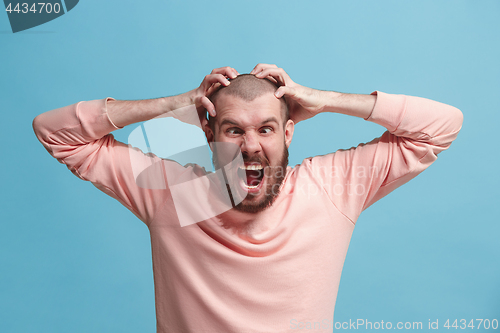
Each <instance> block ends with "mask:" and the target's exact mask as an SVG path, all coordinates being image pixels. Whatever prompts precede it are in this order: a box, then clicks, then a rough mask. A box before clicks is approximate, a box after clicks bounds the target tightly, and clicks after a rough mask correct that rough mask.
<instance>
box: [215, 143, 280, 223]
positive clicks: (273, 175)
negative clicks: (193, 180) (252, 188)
mask: <svg viewBox="0 0 500 333" xmlns="http://www.w3.org/2000/svg"><path fill="white" fill-rule="evenodd" d="M283 146H284V149H283V153H282V154H281V158H280V160H279V162H278V164H277V165H275V166H271V165H270V163H269V160H268V159H267V158H266V157H263V156H248V155H246V154H245V153H243V161H244V162H245V163H252V162H257V163H260V164H261V165H263V166H264V168H263V169H262V171H261V172H263V173H264V175H263V178H262V180H261V181H262V182H265V184H263V186H262V188H261V189H260V191H259V192H258V193H257V194H253V193H247V195H246V197H245V198H243V200H242V201H241V202H239V203H238V204H235V202H236V201H239V200H236V198H237V196H235V195H233V192H232V191H231V186H230V185H229V182H230V180H228V179H232V180H233V182H234V183H238V181H240V179H241V178H239V177H237V176H234V175H233V177H226V176H225V178H226V181H225V184H224V185H226V188H227V191H228V194H229V198H230V199H231V204H232V206H233V208H234V209H235V210H237V211H240V212H243V213H252V214H255V213H259V212H261V211H263V210H264V209H266V208H268V207H270V206H271V205H272V204H273V202H274V201H275V200H276V198H277V197H278V195H279V193H280V190H281V185H282V184H283V181H284V179H285V176H286V168H287V166H288V155H289V153H288V148H287V147H286V145H285V144H284V145H283ZM217 160H218V159H217V154H216V151H214V154H213V156H212V162H213V164H214V166H215V167H216V168H217V169H220V166H219V165H218V163H217ZM222 170H224V169H222ZM232 185H233V186H239V184H232ZM262 191H264V196H263V197H262V198H261V199H256V197H257V196H258V195H260V193H261V192H262Z"/></svg>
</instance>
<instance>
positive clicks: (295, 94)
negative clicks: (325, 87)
mask: <svg viewBox="0 0 500 333" xmlns="http://www.w3.org/2000/svg"><path fill="white" fill-rule="evenodd" d="M250 74H254V75H255V76H256V77H258V78H260V79H264V78H267V79H269V80H271V81H273V82H275V83H277V84H278V85H280V87H279V88H278V89H277V90H276V92H275V96H276V97H277V98H281V97H282V96H286V97H287V103H288V109H289V111H290V118H291V119H292V120H293V122H294V123H298V122H299V121H302V120H306V119H309V118H311V117H313V116H315V115H317V114H318V113H320V112H322V111H323V109H324V108H325V98H326V96H324V95H325V93H327V92H325V91H321V90H316V89H311V88H308V87H304V86H301V85H300V84H297V83H295V82H294V81H293V80H292V79H291V78H290V76H288V74H287V73H286V72H285V71H284V70H283V69H282V68H278V66H276V65H268V64H258V65H257V66H255V68H254V69H253V70H252V71H251V72H250Z"/></svg>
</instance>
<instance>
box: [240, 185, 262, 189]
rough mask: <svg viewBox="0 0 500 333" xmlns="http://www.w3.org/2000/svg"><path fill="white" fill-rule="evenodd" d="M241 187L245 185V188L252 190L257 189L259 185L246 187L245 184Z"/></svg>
mask: <svg viewBox="0 0 500 333" xmlns="http://www.w3.org/2000/svg"><path fill="white" fill-rule="evenodd" d="M243 185H245V187H246V188H248V189H254V188H257V187H258V186H259V185H255V186H251V185H247V184H243Z"/></svg>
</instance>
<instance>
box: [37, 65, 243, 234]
mask: <svg viewBox="0 0 500 333" xmlns="http://www.w3.org/2000/svg"><path fill="white" fill-rule="evenodd" d="M234 75H236V73H235V71H234V70H233V69H231V68H228V67H226V68H221V69H217V70H214V71H213V72H212V74H210V75H208V76H206V77H205V79H204V80H203V82H202V84H201V85H200V87H199V88H197V89H194V90H192V91H190V92H187V93H185V94H182V95H179V96H173V97H166V98H160V99H154V100H143V101H117V100H114V99H112V98H106V99H102V100H94V101H85V102H79V103H76V104H73V105H69V106H66V107H62V108H59V109H55V110H52V111H48V112H45V113H43V114H41V115H39V116H37V117H36V118H35V119H34V120H33V129H34V131H35V134H36V136H37V138H38V139H39V140H40V142H41V143H42V144H43V146H44V147H45V148H46V149H47V151H48V152H49V153H50V154H51V155H52V156H53V157H55V158H56V159H57V160H58V161H59V162H61V163H63V164H65V165H66V166H67V167H68V169H69V170H71V172H73V173H74V174H75V175H76V176H78V177H79V178H81V179H83V180H87V181H90V182H92V184H94V185H95V186H96V187H97V188H99V189H100V190H102V191H103V192H105V193H106V194H108V195H110V196H112V197H114V198H115V199H117V200H118V201H120V202H121V203H122V204H123V205H125V206H126V207H127V208H128V209H129V210H131V211H132V212H133V213H134V214H135V215H136V216H137V217H139V218H140V219H141V220H142V221H144V222H145V223H146V224H149V222H150V221H151V220H152V219H153V218H154V216H155V212H156V210H157V209H158V208H159V206H160V205H162V204H163V202H164V201H165V200H167V199H168V197H169V192H168V190H167V188H166V182H165V177H164V172H165V171H164V169H163V164H162V163H163V161H162V160H161V159H160V158H158V157H157V156H155V155H153V154H144V153H143V152H142V151H140V150H139V149H137V148H132V147H131V146H129V145H126V144H124V143H122V142H119V141H116V140H115V139H114V138H113V135H111V134H109V133H110V132H112V131H114V130H116V129H117V128H121V127H123V126H126V125H129V124H132V123H135V122H139V121H145V120H149V119H152V118H155V117H158V116H161V115H165V114H166V115H168V113H169V112H170V111H173V112H172V113H173V114H172V116H176V115H175V111H176V110H177V109H179V108H182V107H184V106H188V105H190V104H194V105H196V107H197V109H198V110H199V113H198V115H199V117H200V119H202V122H203V121H206V116H205V111H204V108H207V109H209V110H212V111H213V106H212V108H210V105H208V104H207V102H206V100H208V99H207V98H206V94H208V93H209V92H210V90H211V89H213V87H214V86H215V85H216V84H227V83H226V81H227V80H226V77H233V76H234ZM177 118H179V117H177ZM203 119H205V120H203ZM199 123H200V122H199V121H198V124H199ZM145 166H146V167H145ZM171 167H172V168H174V169H175V170H174V171H175V172H176V173H182V172H184V170H185V169H184V168H182V167H180V166H179V165H176V163H172V166H171ZM146 169H147V170H148V173H149V174H148V177H145V179H146V180H147V181H149V183H147V184H146V183H143V184H142V186H139V185H141V184H139V185H138V183H137V180H138V178H137V177H136V176H137V174H136V172H135V170H146ZM149 175H152V176H151V177H150V176H149ZM158 179H159V181H158V182H156V180H158ZM158 183H160V184H159V185H158ZM161 183H163V184H161Z"/></svg>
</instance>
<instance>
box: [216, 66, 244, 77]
mask: <svg viewBox="0 0 500 333" xmlns="http://www.w3.org/2000/svg"><path fill="white" fill-rule="evenodd" d="M211 74H222V75H225V76H226V77H228V78H231V79H234V78H235V77H237V76H238V75H240V73H238V71H237V70H236V69H234V68H232V67H229V66H226V67H220V68H216V69H214V70H212V72H211Z"/></svg>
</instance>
